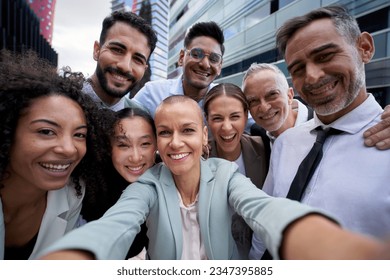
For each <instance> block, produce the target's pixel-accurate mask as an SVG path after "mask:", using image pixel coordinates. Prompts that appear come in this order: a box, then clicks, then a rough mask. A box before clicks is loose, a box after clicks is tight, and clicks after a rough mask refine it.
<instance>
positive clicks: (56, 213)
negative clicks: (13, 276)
mask: <svg viewBox="0 0 390 280" xmlns="http://www.w3.org/2000/svg"><path fill="white" fill-rule="evenodd" d="M84 193H85V189H84V187H83V188H82V196H81V197H77V196H76V191H75V189H74V187H73V185H70V184H69V185H66V186H65V187H63V188H61V189H59V190H54V191H49V192H48V194H47V206H46V210H45V214H44V215H43V219H42V222H41V227H40V228H39V232H38V237H37V241H36V243H35V246H34V249H33V251H32V253H31V255H30V258H29V259H35V258H37V256H38V255H39V254H40V253H41V252H42V250H44V249H46V248H47V247H48V246H49V245H51V244H52V243H53V242H54V241H56V240H57V239H59V238H60V237H62V236H63V235H64V234H65V233H67V232H68V231H70V230H72V229H74V228H75V226H76V223H77V221H78V219H79V216H80V211H81V206H82V198H83V196H84ZM4 239H5V226H4V214H3V206H2V203H1V198H0V260H2V259H4Z"/></svg>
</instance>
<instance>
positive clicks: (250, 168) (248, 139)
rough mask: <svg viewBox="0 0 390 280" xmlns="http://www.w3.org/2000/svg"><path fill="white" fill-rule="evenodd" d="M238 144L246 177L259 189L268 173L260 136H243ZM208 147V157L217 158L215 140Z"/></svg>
mask: <svg viewBox="0 0 390 280" xmlns="http://www.w3.org/2000/svg"><path fill="white" fill-rule="evenodd" d="M240 142H241V150H242V157H243V160H244V164H245V173H246V176H247V177H248V178H249V179H251V181H252V183H253V184H255V185H256V187H258V188H259V189H261V188H262V187H263V183H264V181H265V177H266V176H267V172H268V170H267V166H266V163H267V162H266V157H265V155H264V144H263V140H262V139H261V137H260V136H250V135H247V134H243V135H242V136H241V141H240ZM209 145H210V147H211V151H210V157H218V155H217V147H216V143H215V140H214V139H211V140H210V141H209Z"/></svg>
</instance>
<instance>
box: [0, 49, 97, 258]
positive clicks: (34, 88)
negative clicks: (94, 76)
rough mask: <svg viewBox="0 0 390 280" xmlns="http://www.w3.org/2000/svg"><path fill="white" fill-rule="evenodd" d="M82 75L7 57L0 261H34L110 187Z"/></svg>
mask: <svg viewBox="0 0 390 280" xmlns="http://www.w3.org/2000/svg"><path fill="white" fill-rule="evenodd" d="M82 82H83V77H82V75H78V74H75V73H68V72H66V71H65V73H64V76H63V77H61V76H59V75H58V74H57V72H56V69H55V68H54V67H53V66H52V65H50V64H48V62H46V61H44V60H41V59H39V58H38V57H37V56H36V54H34V53H32V52H28V53H26V54H24V55H16V54H11V53H10V52H8V51H2V52H1V54H0V119H1V122H0V146H1V154H0V259H4V258H5V259H29V258H31V259H32V258H35V257H36V256H37V255H38V254H39V253H40V252H41V251H42V250H43V249H45V248H46V247H47V246H48V245H50V244H51V243H53V242H54V241H55V240H57V239H58V238H60V237H61V236H63V235H64V234H65V233H67V232H68V231H70V230H72V229H73V228H75V227H76V226H77V224H78V219H79V214H80V210H81V205H82V200H83V196H84V193H85V189H89V188H97V187H99V188H104V187H105V185H104V179H103V177H102V176H101V174H102V170H101V166H102V165H101V159H102V155H103V151H102V150H101V148H100V147H101V146H102V140H101V139H103V138H104V137H103V134H102V132H101V131H100V129H99V127H100V121H99V119H98V113H97V107H96V105H95V103H94V102H93V101H92V100H90V98H89V97H88V96H86V95H85V94H83V93H82V92H81V87H82Z"/></svg>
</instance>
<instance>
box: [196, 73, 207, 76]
mask: <svg viewBox="0 0 390 280" xmlns="http://www.w3.org/2000/svg"><path fill="white" fill-rule="evenodd" d="M196 74H198V75H202V76H205V77H208V76H209V74H208V73H203V72H196Z"/></svg>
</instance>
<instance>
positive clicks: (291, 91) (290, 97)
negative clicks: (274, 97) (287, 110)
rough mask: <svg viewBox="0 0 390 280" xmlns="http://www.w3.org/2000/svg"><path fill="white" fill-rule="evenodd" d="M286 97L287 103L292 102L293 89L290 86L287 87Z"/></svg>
mask: <svg viewBox="0 0 390 280" xmlns="http://www.w3.org/2000/svg"><path fill="white" fill-rule="evenodd" d="M287 98H288V105H291V104H292V101H293V98H294V90H293V88H292V87H289V88H288V91H287Z"/></svg>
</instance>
